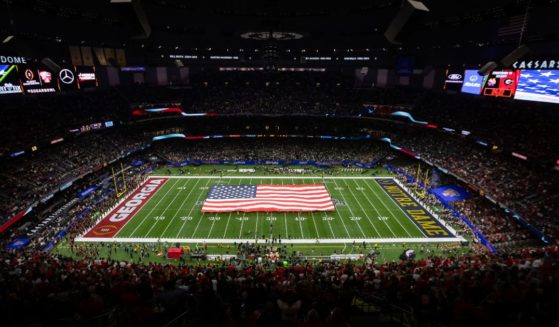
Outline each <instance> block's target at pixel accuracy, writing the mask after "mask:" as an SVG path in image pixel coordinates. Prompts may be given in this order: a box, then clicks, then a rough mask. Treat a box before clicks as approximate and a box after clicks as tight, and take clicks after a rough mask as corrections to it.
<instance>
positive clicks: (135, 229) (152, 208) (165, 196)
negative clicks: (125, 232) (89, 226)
mask: <svg viewBox="0 0 559 327" xmlns="http://www.w3.org/2000/svg"><path fill="white" fill-rule="evenodd" d="M178 181H179V180H176V181H175V183H174V184H173V185H172V186H170V187H169V189H168V190H167V192H165V194H164V195H163V196H162V197H161V198H160V199H159V201H157V203H156V204H155V205H154V206H153V207H151V209H150V210H149V211H148V213H147V214H146V215H145V216H144V218H143V219H142V221H141V222H140V223H138V225H137V226H136V228H134V230H132V233H130V234H129V236H132V235H134V234H135V233H136V231H137V230H138V228H140V226H142V225H143V224H144V222H145V221H146V219H147V218H148V217H149V215H151V213H152V212H153V211H154V210H155V208H157V207H158V206H159V203H161V201H163V199H165V198H167V194H169V192H170V191H171V190H172V189H173V188H174V187H175V185H177V183H178ZM160 191H161V190H159V191H157V193H159V192H160ZM150 200H151V199H150ZM150 202H151V201H148V202H146V204H144V206H146V205H147V204H149V203H150ZM142 209H143V207H142ZM142 209H140V211H141V210H142ZM140 211H138V213H140ZM133 219H134V218H132V219H130V221H132V220H133ZM120 231H122V229H121V230H120ZM115 236H116V235H115Z"/></svg>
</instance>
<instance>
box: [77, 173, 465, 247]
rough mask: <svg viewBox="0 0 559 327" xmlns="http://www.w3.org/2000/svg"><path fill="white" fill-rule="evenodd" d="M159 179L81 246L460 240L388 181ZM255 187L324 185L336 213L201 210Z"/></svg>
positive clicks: (333, 178)
mask: <svg viewBox="0 0 559 327" xmlns="http://www.w3.org/2000/svg"><path fill="white" fill-rule="evenodd" d="M156 179H162V180H163V181H162V183H161V185H160V187H158V188H156V189H155V188H154V189H155V190H154V191H153V194H152V195H150V197H147V198H146V199H145V203H142V204H141V205H139V207H138V209H137V211H136V212H134V213H133V214H131V215H130V217H128V218H127V219H126V220H125V219H123V220H122V221H121V223H122V226H116V227H115V225H113V224H111V223H109V220H107V219H108V216H111V215H113V214H114V213H113V212H111V213H109V214H108V215H107V216H106V217H105V218H103V219H101V220H100V221H99V222H98V224H97V225H96V226H95V227H94V228H92V230H91V231H89V232H88V233H87V234H86V235H84V236H83V237H81V238H79V239H78V240H81V241H121V242H157V241H168V242H203V241H205V242H210V243H220V242H223V243H228V242H229V243H232V242H239V241H242V242H246V241H249V242H254V241H255V240H258V242H264V239H270V238H272V237H275V238H279V239H281V240H282V242H284V243H316V242H321V243H342V242H352V241H357V242H361V241H366V242H394V243H396V242H449V241H460V240H463V239H462V238H461V237H456V236H455V232H454V230H452V228H450V227H449V226H447V225H446V224H445V223H444V222H442V221H440V220H439V219H438V218H436V217H434V216H433V215H432V214H430V213H428V212H427V211H426V210H425V209H424V208H423V207H422V206H421V205H420V204H419V202H417V201H416V200H415V199H413V198H412V197H411V196H410V195H409V193H407V192H406V191H405V190H404V188H403V186H402V185H400V184H399V183H397V182H396V181H395V180H394V179H392V178H390V177H383V178H375V177H356V176H354V177H340V176H331V177H323V178H321V177H308V176H305V177H302V176H294V177H287V176H260V177H258V176H253V177H245V176H224V177H219V176H152V178H151V179H148V181H149V180H156ZM146 183H147V182H146ZM256 184H279V185H282V184H283V185H285V184H324V185H325V186H326V188H327V190H328V192H329V194H330V196H331V197H332V199H333V202H334V204H335V205H336V210H335V211H334V212H312V213H296V212H286V213H284V212H273V213H265V212H250V213H242V212H231V213H202V212H200V209H201V207H202V204H203V202H204V200H205V198H206V196H207V194H208V192H209V190H210V188H211V187H212V186H214V185H256ZM144 185H145V184H144ZM133 194H134V193H132V195H133ZM132 195H129V197H128V198H127V199H124V200H123V201H122V203H126V202H127V201H129V199H130V197H131V196H132ZM118 208H119V207H118V206H117V207H116V208H115V209H114V211H116V210H117V209H118ZM130 210H132V209H130ZM123 217H124V216H123Z"/></svg>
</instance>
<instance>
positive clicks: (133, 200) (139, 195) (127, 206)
mask: <svg viewBox="0 0 559 327" xmlns="http://www.w3.org/2000/svg"><path fill="white" fill-rule="evenodd" d="M167 180H168V179H167V178H160V177H155V178H148V179H147V180H146V181H145V182H144V183H143V184H142V185H140V187H138V189H136V191H134V192H132V193H131V194H130V195H128V196H127V197H126V198H125V199H124V200H122V201H120V202H119V203H118V204H117V205H116V206H115V207H114V209H113V210H111V211H110V212H109V213H108V214H107V215H105V216H104V217H103V218H102V219H101V220H100V221H98V222H97V224H96V225H95V226H94V227H93V228H92V229H90V230H89V231H88V232H87V233H85V234H84V235H83V236H82V237H83V238H93V239H99V238H101V239H106V238H113V237H115V235H116V234H117V233H118V232H119V231H120V230H121V229H122V227H124V225H126V223H127V222H129V221H130V220H131V219H132V217H134V215H135V214H136V213H137V212H138V211H140V209H141V208H142V207H143V206H144V205H145V204H146V203H147V202H148V201H149V200H150V199H151V197H152V196H153V195H154V194H155V193H157V191H158V190H159V189H160V188H161V186H163V185H164V184H165V182H167Z"/></svg>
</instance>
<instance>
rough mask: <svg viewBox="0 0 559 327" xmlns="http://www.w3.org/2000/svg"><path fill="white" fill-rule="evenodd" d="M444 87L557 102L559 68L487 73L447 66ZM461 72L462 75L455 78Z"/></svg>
mask: <svg viewBox="0 0 559 327" xmlns="http://www.w3.org/2000/svg"><path fill="white" fill-rule="evenodd" d="M445 75H446V76H445V77H446V78H445V84H444V87H443V88H444V89H445V90H456V89H457V88H458V87H460V91H461V92H462V93H468V94H476V95H483V96H491V97H503V98H513V99H515V100H527V101H538V102H549V103H559V69H526V70H525V69H520V70H515V69H505V70H496V71H493V72H491V73H490V74H489V75H487V76H482V75H479V74H478V70H477V69H466V70H464V71H456V70H447V71H446V74H445ZM461 76H463V78H459V77H461Z"/></svg>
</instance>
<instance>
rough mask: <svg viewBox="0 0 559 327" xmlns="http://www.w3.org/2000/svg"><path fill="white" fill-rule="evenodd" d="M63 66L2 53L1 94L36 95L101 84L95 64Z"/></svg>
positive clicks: (0, 66) (0, 70) (0, 57)
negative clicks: (56, 68) (56, 67)
mask: <svg viewBox="0 0 559 327" xmlns="http://www.w3.org/2000/svg"><path fill="white" fill-rule="evenodd" d="M16 59H17V60H16ZM61 68H62V69H61V70H60V71H59V72H54V71H52V70H50V69H48V68H47V67H46V66H45V65H43V64H41V63H39V62H30V61H28V60H25V58H23V57H10V56H0V95H6V94H29V95H33V94H44V93H55V92H60V91H71V90H78V89H84V88H94V87H98V86H99V81H98V78H97V74H96V72H95V67H94V66H70V65H66V66H62V67H61Z"/></svg>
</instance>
